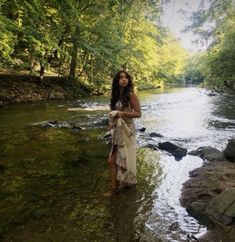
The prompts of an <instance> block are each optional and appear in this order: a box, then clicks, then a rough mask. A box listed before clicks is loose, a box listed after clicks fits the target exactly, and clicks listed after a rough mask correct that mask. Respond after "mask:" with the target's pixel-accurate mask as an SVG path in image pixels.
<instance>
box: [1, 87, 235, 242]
mask: <svg viewBox="0 0 235 242" xmlns="http://www.w3.org/2000/svg"><path fill="white" fill-rule="evenodd" d="M139 97H140V101H141V105H142V110H143V111H142V112H143V115H142V118H141V119H136V120H135V123H136V128H141V127H146V132H145V133H142V134H140V133H138V144H139V146H142V145H143V144H146V143H153V144H154V143H158V142H160V141H161V142H162V141H172V142H175V143H177V144H179V145H181V146H183V147H185V148H187V149H189V150H192V149H195V148H197V147H199V146H204V145H211V146H213V147H216V148H219V149H223V148H224V147H225V145H226V143H227V139H229V138H231V137H232V136H234V129H235V102H234V97H233V96H213V97H208V96H207V95H206V94H205V93H203V92H202V91H199V90H197V89H195V88H175V89H169V90H153V91H144V92H139ZM107 114H108V101H107V98H105V97H90V98H86V99H85V98H84V99H82V100H75V101H73V102H71V101H56V102H42V103H34V104H17V105H11V106H9V107H7V108H4V109H1V110H0V132H1V137H0V152H1V157H0V184H1V193H0V198H1V203H0V215H1V216H0V234H1V235H2V237H1V239H2V240H3V241H159V242H160V241H186V237H187V234H190V233H192V234H197V233H199V232H201V231H203V230H205V228H201V227H200V226H199V224H198V223H197V221H195V220H194V219H193V218H191V217H190V216H188V214H187V212H186V211H185V209H184V208H182V207H181V206H180V204H179V195H180V189H181V186H182V183H183V182H184V181H185V180H187V179H188V171H190V170H192V169H194V168H196V167H198V166H200V165H201V163H202V161H201V160H200V159H199V158H197V157H192V156H186V157H184V158H183V159H182V160H180V161H176V160H175V159H174V157H172V156H170V155H168V154H167V153H165V152H159V151H152V150H150V149H148V148H138V150H137V179H138V184H137V186H136V187H133V188H131V189H128V190H125V191H123V192H122V193H120V194H118V195H116V196H114V197H105V196H103V194H104V193H106V192H107V191H108V190H109V186H110V174H109V168H108V165H107V161H106V160H107V156H108V154H109V148H110V145H107V144H106V142H105V141H101V140H99V139H98V138H97V137H98V136H99V135H100V134H101V133H102V132H103V131H104V130H105V120H106V117H107ZM46 120H58V121H60V122H70V123H71V122H74V123H75V124H76V125H78V126H81V127H82V128H83V129H82V130H79V131H76V132H74V130H73V129H71V128H68V127H67V126H66V125H65V126H64V128H43V127H42V126H40V123H41V122H44V121H46ZM37 124H38V125H37ZM68 126H69V125H68ZM151 132H156V133H160V134H162V135H163V136H164V137H162V138H150V137H149V134H150V133H151Z"/></svg>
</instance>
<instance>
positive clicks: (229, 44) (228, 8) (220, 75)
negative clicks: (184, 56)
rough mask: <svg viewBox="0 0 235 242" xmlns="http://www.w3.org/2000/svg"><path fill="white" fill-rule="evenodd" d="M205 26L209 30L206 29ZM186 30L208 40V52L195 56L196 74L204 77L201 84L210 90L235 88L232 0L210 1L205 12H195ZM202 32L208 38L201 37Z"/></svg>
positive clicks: (233, 12) (234, 21) (234, 30)
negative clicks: (190, 30)
mask: <svg viewBox="0 0 235 242" xmlns="http://www.w3.org/2000/svg"><path fill="white" fill-rule="evenodd" d="M208 23H211V24H208ZM212 23H213V24H212ZM205 25H207V26H209V27H208V28H207V29H205ZM203 28H204V29H203ZM189 29H192V30H193V31H194V32H195V33H198V34H199V36H200V37H201V38H204V40H206V41H207V42H208V37H210V38H211V40H210V42H211V43H210V46H209V47H208V49H207V51H206V52H205V53H204V54H201V55H200V56H199V55H198V56H197V60H198V61H196V63H194V65H195V71H196V73H197V75H199V76H200V77H201V76H203V79H204V85H205V86H207V87H209V88H212V89H224V88H230V89H235V6H234V4H232V1H230V0H217V1H213V2H211V4H210V6H209V8H208V9H204V10H202V9H201V10H199V11H198V12H195V13H194V14H193V16H192V25H191V26H189ZM203 31H204V33H205V31H206V32H207V35H203V34H202V33H203ZM195 71H194V72H195ZM191 75H193V73H192V72H191Z"/></svg>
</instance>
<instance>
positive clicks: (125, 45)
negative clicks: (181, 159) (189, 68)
mask: <svg viewBox="0 0 235 242" xmlns="http://www.w3.org/2000/svg"><path fill="white" fill-rule="evenodd" d="M160 8H161V5H160V1H152V0H145V1H141V0H136V1H120V0H118V1H110V0H105V1H98V0H95V1H90V0H89V1H85V0H81V1H76V0H64V1H56V0H53V1H43V0H32V1H26V0H19V1H18V0H13V1H5V0H0V11H1V15H0V23H1V25H0V31H1V37H0V54H1V60H0V61H1V65H2V67H4V68H7V69H9V68H10V69H14V70H16V69H19V70H28V71H30V73H31V74H32V73H39V72H40V75H41V76H42V77H43V74H44V72H45V71H47V72H48V73H51V74H54V75H58V74H59V75H62V76H68V75H69V76H70V77H71V78H72V79H74V80H76V81H79V82H81V83H83V84H84V85H87V86H88V87H90V88H93V89H94V90H95V89H96V90H95V91H96V92H98V93H100V92H102V90H103V89H104V90H107V89H108V88H110V84H111V77H112V76H113V74H114V73H115V72H116V71H118V70H119V69H120V68H126V69H127V70H128V71H129V72H130V73H131V74H132V75H133V76H134V79H135V84H136V86H139V87H142V88H144V87H154V86H157V85H159V84H163V82H168V84H179V83H181V79H180V78H179V77H180V76H181V75H182V73H183V68H184V63H185V60H186V58H187V53H186V52H185V50H183V48H182V47H181V46H180V44H179V42H178V41H177V40H175V39H174V38H173V37H172V36H171V35H170V33H168V32H167V30H166V29H164V28H162V27H161V26H159V25H158V24H157V19H158V17H159V15H160Z"/></svg>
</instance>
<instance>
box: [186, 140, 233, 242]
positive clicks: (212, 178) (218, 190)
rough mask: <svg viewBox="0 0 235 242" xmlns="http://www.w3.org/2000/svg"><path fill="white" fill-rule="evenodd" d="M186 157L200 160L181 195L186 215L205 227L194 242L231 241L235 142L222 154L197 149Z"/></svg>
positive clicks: (217, 151) (220, 152) (203, 148)
mask: <svg viewBox="0 0 235 242" xmlns="http://www.w3.org/2000/svg"><path fill="white" fill-rule="evenodd" d="M189 154H191V155H198V156H200V157H202V158H203V159H204V164H203V166H202V167H200V168H197V169H195V170H193V171H191V172H190V179H189V180H188V181H187V182H185V183H184V184H183V189H182V196H181V204H182V205H183V206H184V207H186V209H187V211H188V212H189V214H190V215H192V216H193V217H195V218H196V219H198V220H199V222H200V223H202V224H204V225H207V227H208V228H209V230H208V232H207V233H206V234H204V235H203V236H201V237H200V238H197V239H198V240H197V241H202V242H206V241H208V242H209V241H210V242H217V241H218V242H232V241H235V139H232V140H230V141H229V143H228V145H227V147H226V149H225V150H224V151H223V152H222V151H219V150H216V149H214V148H212V147H201V148H199V149H197V150H196V151H193V152H190V153H189ZM195 241H196V240H195Z"/></svg>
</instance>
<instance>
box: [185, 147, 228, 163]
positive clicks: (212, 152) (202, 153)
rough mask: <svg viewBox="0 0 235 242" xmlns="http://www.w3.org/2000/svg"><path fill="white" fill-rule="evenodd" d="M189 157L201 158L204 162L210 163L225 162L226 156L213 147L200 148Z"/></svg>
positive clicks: (191, 152) (190, 153)
mask: <svg viewBox="0 0 235 242" xmlns="http://www.w3.org/2000/svg"><path fill="white" fill-rule="evenodd" d="M188 154H189V155H194V156H199V157H201V158H202V159H203V160H209V161H222V160H224V154H223V152H222V151H220V150H217V149H215V148H213V147H211V146H205V147H199V148H198V149H196V150H193V151H190V152H189V153H188Z"/></svg>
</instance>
